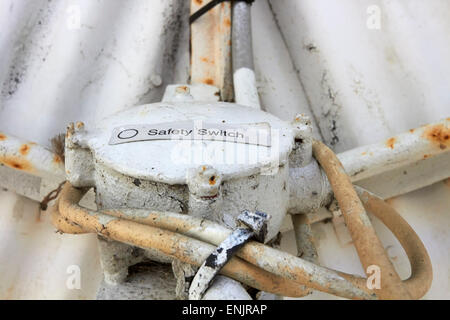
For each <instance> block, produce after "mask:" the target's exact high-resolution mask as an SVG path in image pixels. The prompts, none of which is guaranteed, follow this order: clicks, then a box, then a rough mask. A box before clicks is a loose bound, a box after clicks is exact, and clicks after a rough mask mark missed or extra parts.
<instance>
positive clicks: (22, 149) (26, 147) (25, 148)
mask: <svg viewBox="0 0 450 320" xmlns="http://www.w3.org/2000/svg"><path fill="white" fill-rule="evenodd" d="M19 152H20V154H21V155H23V156H26V155H27V154H28V153H29V152H30V146H29V145H28V144H26V143H25V144H23V145H21V146H20V149H19Z"/></svg>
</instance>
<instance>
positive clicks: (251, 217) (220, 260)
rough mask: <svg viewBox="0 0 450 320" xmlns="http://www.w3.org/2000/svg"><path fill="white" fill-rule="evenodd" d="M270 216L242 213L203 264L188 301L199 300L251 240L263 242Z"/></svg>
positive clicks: (191, 288)
mask: <svg viewBox="0 0 450 320" xmlns="http://www.w3.org/2000/svg"><path fill="white" fill-rule="evenodd" d="M269 219H270V215H268V214H266V213H263V212H258V211H256V212H250V211H247V210H246V211H243V212H242V213H241V214H240V215H239V216H238V217H237V220H238V223H239V224H240V227H238V228H236V230H234V231H233V232H232V233H231V234H230V235H229V236H228V237H227V238H226V239H225V240H224V241H223V242H222V243H221V244H220V245H219V246H218V247H217V249H216V250H214V252H213V253H211V255H210V256H209V257H208V258H207V259H206V260H205V262H203V264H202V265H201V267H200V268H199V269H198V271H197V273H196V274H195V277H194V279H193V280H192V283H191V286H190V287H189V300H200V299H201V298H202V297H203V295H204V293H205V292H206V290H207V289H208V288H209V286H210V285H211V283H212V281H213V280H214V278H215V277H216V275H217V274H218V273H219V271H220V270H221V269H222V268H223V266H224V265H225V264H226V263H227V262H228V261H229V260H230V259H231V258H232V257H233V256H234V254H235V253H236V252H237V251H238V250H239V249H240V248H241V247H242V246H243V245H244V244H245V243H246V242H247V241H249V240H250V239H251V238H255V239H256V240H258V241H264V238H265V236H266V234H267V221H268V220H269Z"/></svg>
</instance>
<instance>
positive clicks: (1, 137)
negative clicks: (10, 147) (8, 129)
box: [0, 133, 6, 141]
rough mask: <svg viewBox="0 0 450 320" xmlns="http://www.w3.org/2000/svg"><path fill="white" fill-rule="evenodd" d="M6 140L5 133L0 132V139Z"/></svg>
mask: <svg viewBox="0 0 450 320" xmlns="http://www.w3.org/2000/svg"><path fill="white" fill-rule="evenodd" d="M3 140H6V135H4V134H3V133H0V141H3Z"/></svg>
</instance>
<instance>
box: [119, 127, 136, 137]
mask: <svg viewBox="0 0 450 320" xmlns="http://www.w3.org/2000/svg"><path fill="white" fill-rule="evenodd" d="M138 133H139V131H137V130H136V129H126V130H123V131H120V132H119V134H118V135H117V138H119V139H131V138H134V137H136V136H137V134H138Z"/></svg>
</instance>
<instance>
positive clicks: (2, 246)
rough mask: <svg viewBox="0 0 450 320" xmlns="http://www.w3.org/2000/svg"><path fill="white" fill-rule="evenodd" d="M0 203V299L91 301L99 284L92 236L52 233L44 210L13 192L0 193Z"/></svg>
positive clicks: (95, 246) (51, 227)
mask: <svg viewBox="0 0 450 320" xmlns="http://www.w3.org/2000/svg"><path fill="white" fill-rule="evenodd" d="M0 203H1V204H2V205H1V207H0V261H1V263H0V299H92V298H94V297H95V292H96V290H97V287H98V285H99V284H100V281H101V273H100V272H101V269H100V259H99V256H98V250H97V243H96V236H95V235H82V236H74V235H60V234H58V233H56V232H55V228H54V227H53V226H52V224H51V222H50V213H49V211H47V212H40V210H39V204H38V203H36V202H34V201H31V200H28V199H26V198H23V197H20V196H17V195H15V194H13V193H10V192H5V191H0ZM78 270H79V273H78ZM77 274H79V275H80V278H79V280H80V282H79V284H80V286H79V289H77V287H78V286H77V281H76V279H75V278H74V276H76V275H77ZM72 280H73V281H72ZM68 284H69V285H68Z"/></svg>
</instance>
